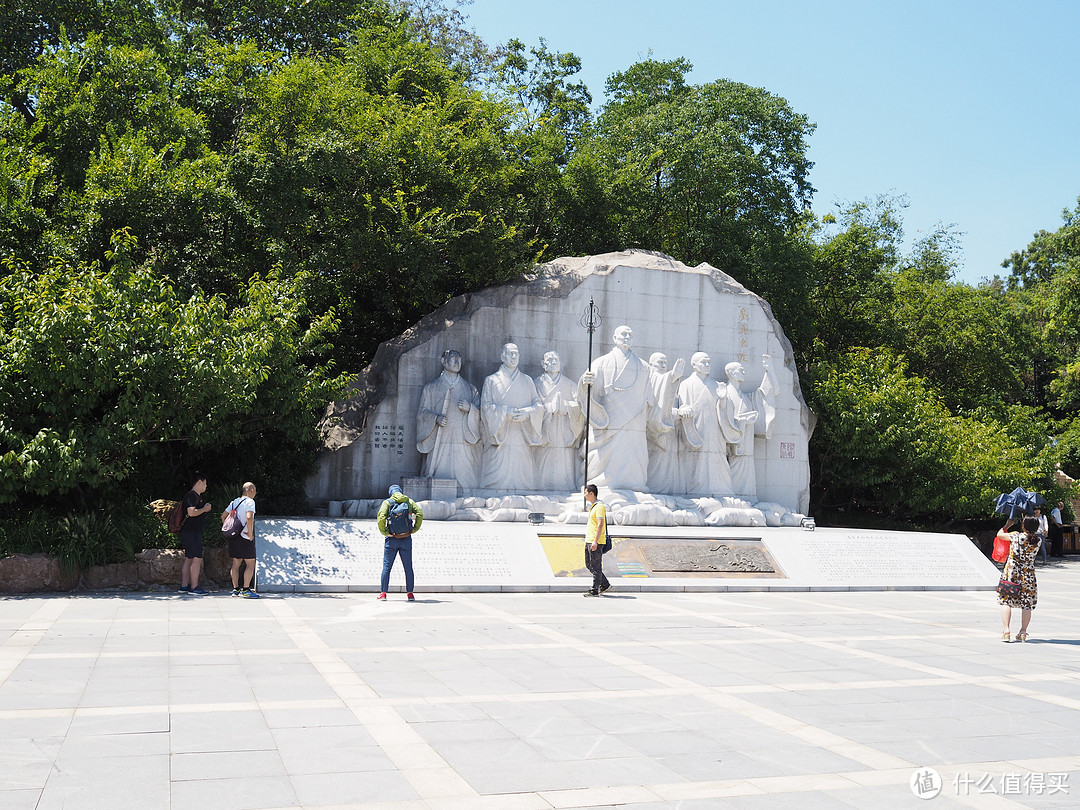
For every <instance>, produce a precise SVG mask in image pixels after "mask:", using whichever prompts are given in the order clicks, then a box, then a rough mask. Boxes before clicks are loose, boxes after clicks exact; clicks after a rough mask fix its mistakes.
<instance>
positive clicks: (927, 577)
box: [799, 532, 985, 585]
mask: <svg viewBox="0 0 1080 810" xmlns="http://www.w3.org/2000/svg"><path fill="white" fill-rule="evenodd" d="M799 546H800V548H801V549H802V551H803V552H805V553H806V555H807V556H808V557H809V558H810V560H811V561H812V562H813V563H814V564H815V565H816V567H817V569H818V572H819V575H820V578H821V580H822V581H824V582H825V583H841V582H845V583H848V582H867V583H895V584H903V583H907V582H917V583H919V584H926V585H934V584H942V585H945V584H952V583H955V582H958V581H968V580H972V579H975V580H980V579H981V578H985V571H984V568H985V566H982V565H978V564H977V561H976V560H972V559H971V558H969V557H966V556H964V555H961V554H957V553H956V548H955V546H954V545H953V544H952V543H951V542H949V543H947V542H943V541H942V540H941V539H940V538H935V537H934V536H932V535H919V534H900V533H875V534H863V533H860V532H852V533H840V532H829V533H828V534H824V533H821V534H819V533H817V532H813V533H811V532H806V533H804V535H803V539H802V541H801V542H800V543H799ZM983 562H985V560H984V561H983Z"/></svg>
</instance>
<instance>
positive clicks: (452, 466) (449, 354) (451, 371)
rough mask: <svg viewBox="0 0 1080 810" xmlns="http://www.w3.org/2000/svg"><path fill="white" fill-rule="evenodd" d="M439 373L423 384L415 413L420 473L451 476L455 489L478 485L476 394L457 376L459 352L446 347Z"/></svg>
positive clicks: (478, 449)
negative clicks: (419, 453)
mask: <svg viewBox="0 0 1080 810" xmlns="http://www.w3.org/2000/svg"><path fill="white" fill-rule="evenodd" d="M442 365H443V371H442V374H440V375H439V376H438V378H437V379H435V380H434V381H432V382H430V383H428V384H427V385H425V386H424V390H423V393H421V394H420V410H419V411H418V412H417V414H416V449H417V450H419V451H420V452H421V453H425V454H426V455H425V456H424V467H423V472H422V474H423V475H425V476H430V477H431V478H453V479H456V480H457V482H458V489H459V491H464V492H471V491H472V490H474V489H476V488H477V487H478V486H479V485H480V397H479V395H478V394H477V392H476V389H475V388H474V387H473V386H472V385H470V384H469V383H468V382H466V381H465V379H463V378H462V376H461V355H460V354H459V353H458V352H456V351H455V350H453V349H447V350H446V351H445V352H443V355H442Z"/></svg>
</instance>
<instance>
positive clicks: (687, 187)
mask: <svg viewBox="0 0 1080 810" xmlns="http://www.w3.org/2000/svg"><path fill="white" fill-rule="evenodd" d="M690 67H691V66H690V63H689V62H687V61H686V60H684V59H679V60H674V61H671V62H659V61H656V60H645V61H644V62H640V63H638V64H636V65H633V66H631V67H630V68H629V69H627V70H626V71H623V72H620V73H616V74H614V75H613V76H612V77H611V78H610V79H609V80H608V83H607V91H608V96H609V101H608V103H607V104H606V105H605V106H604V109H603V111H602V112H601V114H600V117H599V120H598V124H597V147H596V150H595V152H593V153H592V154H594V155H595V156H596V157H597V158H598V160H599V164H600V166H601V167H602V169H603V172H604V182H605V187H606V193H607V195H608V197H609V199H610V217H611V220H612V223H613V225H614V230H615V232H616V233H617V234H618V243H617V245H615V247H624V248H625V247H642V248H647V249H651V250H660V251H663V252H665V253H668V254H670V255H672V256H674V257H676V258H677V259H679V260H681V261H683V262H687V263H689V264H696V263H699V262H703V261H707V262H709V263H710V264H712V265H713V266H715V267H717V268H719V269H721V270H723V271H725V272H727V273H729V274H730V275H732V276H734V277H735V278H736V279H738V280H739V281H741V282H742V283H744V284H745V285H746V286H747V287H749V288H750V289H753V290H754V291H755V292H758V293H760V294H761V295H763V296H764V297H765V298H766V299H767V300H768V301H769V302H770V303H771V304H772V306H773V309H774V310H775V311H776V313H777V315H778V317H780V319H781V321H782V322H785V323H798V322H801V321H802V312H803V308H804V307H805V306H806V301H807V293H808V290H807V283H808V280H807V278H806V277H805V276H804V275H803V273H805V271H806V270H807V268H808V265H807V263H806V262H805V261H790V260H789V259H790V258H791V256H792V255H795V254H797V253H798V252H799V251H800V250H806V249H808V246H807V245H806V243H805V242H804V241H800V240H798V239H797V238H796V234H797V233H799V232H800V231H801V230H802V229H803V228H804V227H805V215H806V212H807V210H808V206H809V203H810V199H811V196H812V194H813V188H812V187H811V185H810V182H809V170H810V167H811V165H812V164H811V162H810V161H809V159H808V158H807V155H806V150H807V138H808V137H809V136H810V134H811V133H812V132H813V130H814V125H813V124H811V123H810V121H809V120H808V119H807V117H806V116H805V115H802V114H800V113H797V112H795V111H794V110H792V109H791V107H790V106H789V105H788V103H787V102H786V101H785V100H784V99H782V98H780V97H778V96H775V95H772V94H771V93H768V92H767V91H765V90H762V89H760V88H755V87H750V86H748V85H745V84H740V83H739V82H733V81H729V80H726V79H721V80H718V81H714V82H710V83H708V84H704V85H696V86H691V85H687V84H686V83H685V74H686V73H687V71H689V69H690ZM600 232H601V233H603V232H604V230H603V229H602V230H601V231H600ZM785 242H786V244H785ZM780 245H784V249H783V250H779V249H778V248H779V246H780ZM595 247H596V248H599V249H602V250H610V249H611V248H612V247H613V246H612V245H610V244H608V245H603V246H599V245H596V246H595ZM785 268H786V270H785Z"/></svg>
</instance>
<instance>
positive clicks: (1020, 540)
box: [998, 517, 1042, 641]
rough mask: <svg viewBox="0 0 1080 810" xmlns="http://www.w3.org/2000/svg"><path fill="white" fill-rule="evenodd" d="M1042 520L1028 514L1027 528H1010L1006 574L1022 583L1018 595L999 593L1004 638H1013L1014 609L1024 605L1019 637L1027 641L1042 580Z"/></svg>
mask: <svg viewBox="0 0 1080 810" xmlns="http://www.w3.org/2000/svg"><path fill="white" fill-rule="evenodd" d="M1038 532H1039V521H1038V520H1036V519H1035V518H1032V517H1026V518H1024V531H1023V532H1010V533H1009V540H1010V541H1011V543H1010V546H1009V559H1007V560H1006V561H1005V571H1004V572H1003V573H1002V575H1001V576H1002V578H1003V579H1007V580H1009V581H1011V582H1019V583H1020V593H1019V594H1017V595H1016V596H999V597H998V602H1000V603H1001V626H1002V627H1003V628H1004V632H1003V633H1002V634H1001V640H1002V641H1008V640H1009V625H1010V623H1011V622H1012V609H1013V608H1020V632H1019V633H1017V634H1016V640H1017V641H1027V639H1028V634H1027V629H1028V623H1029V622H1030V621H1031V611H1032V610H1033V609H1034V608H1035V603H1036V602H1038V601H1039V584H1038V583H1037V582H1036V581H1035V555H1036V554H1038V553H1039V547H1040V546H1041V545H1042V538H1040V537H1039V534H1038Z"/></svg>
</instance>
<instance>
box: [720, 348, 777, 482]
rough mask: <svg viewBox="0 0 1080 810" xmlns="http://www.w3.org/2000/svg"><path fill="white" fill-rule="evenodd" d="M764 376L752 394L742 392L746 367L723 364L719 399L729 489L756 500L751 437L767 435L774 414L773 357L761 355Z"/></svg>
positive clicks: (775, 386)
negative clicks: (722, 382)
mask: <svg viewBox="0 0 1080 810" xmlns="http://www.w3.org/2000/svg"><path fill="white" fill-rule="evenodd" d="M761 365H762V367H763V368H764V370H765V377H764V379H762V381H761V385H760V386H758V388H757V390H756V391H754V392H752V393H743V391H742V385H743V382H744V381H745V380H746V368H745V367H744V366H743V364H742V363H737V362H736V363H728V364H727V365H726V366H725V367H724V373H725V374H726V375H727V380H728V381H727V385H726V386H724V390H723V392H722V396H721V400H720V429H721V431H722V432H723V434H724V440H725V441H726V442H727V443H728V457H729V459H730V467H731V483H732V489H733V491H734V493H735V494H736V495H746V496H748V497H749V498H750V499H752V500H756V499H757V471H756V469H755V464H754V436H755V435H758V436H768V435H769V433H770V432H771V431H772V424H773V418H774V417H775V415H776V404H775V403H776V391H777V384H776V375H775V374H774V372H773V367H772V358H770V357H769V355H767V354H765V355H762V360H761Z"/></svg>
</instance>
